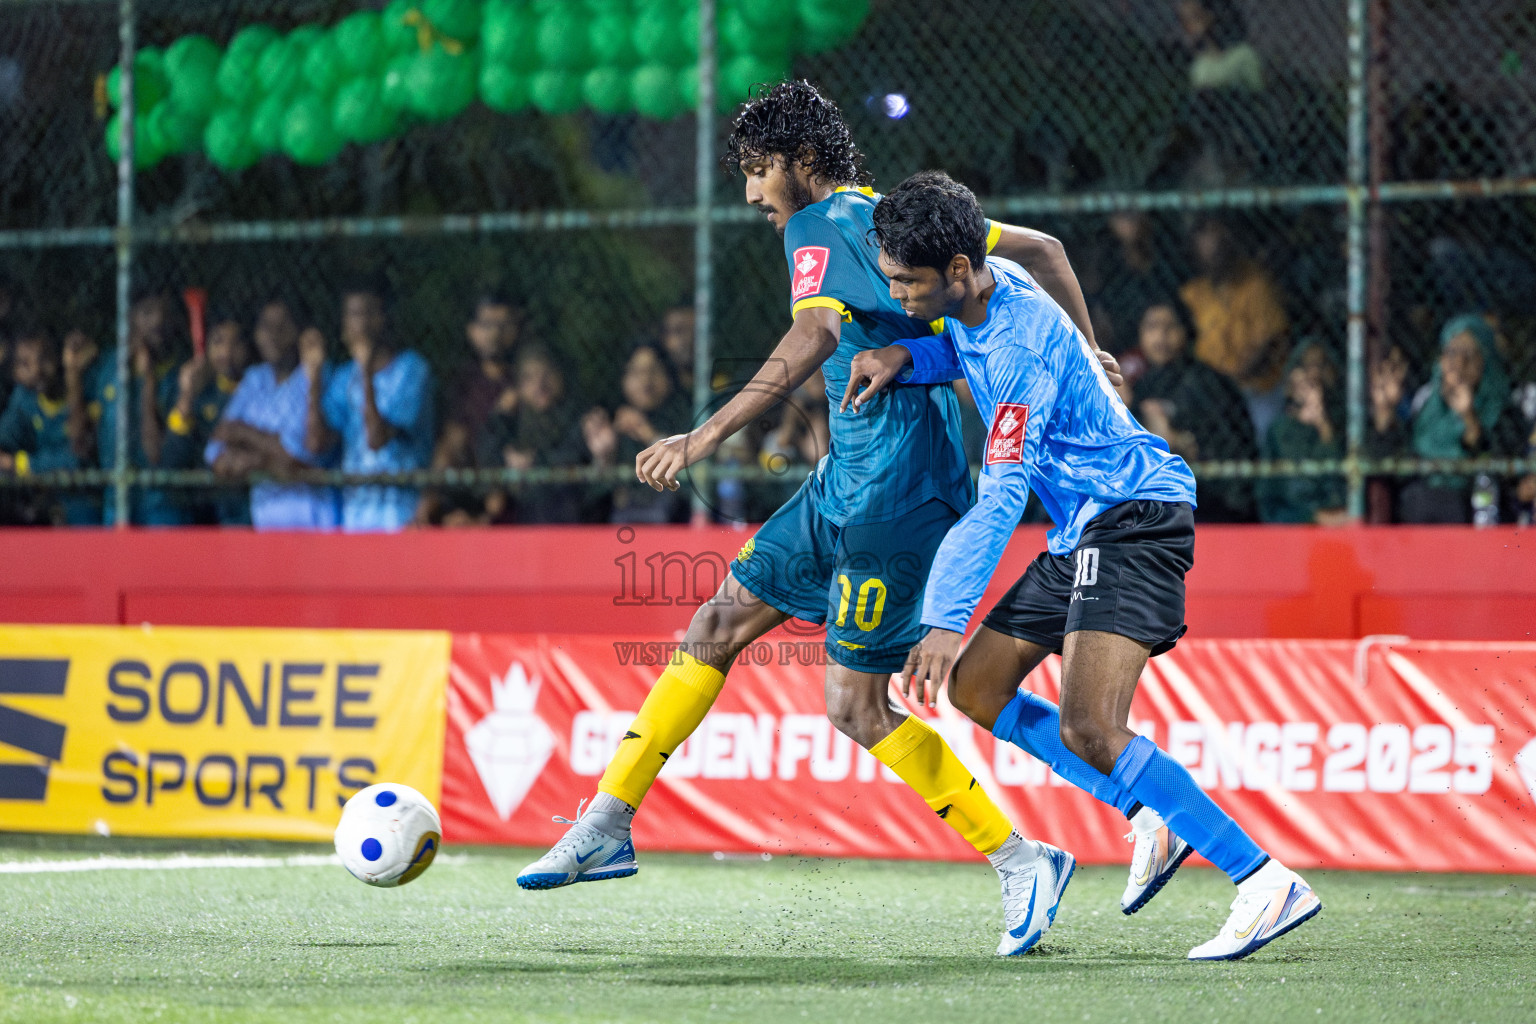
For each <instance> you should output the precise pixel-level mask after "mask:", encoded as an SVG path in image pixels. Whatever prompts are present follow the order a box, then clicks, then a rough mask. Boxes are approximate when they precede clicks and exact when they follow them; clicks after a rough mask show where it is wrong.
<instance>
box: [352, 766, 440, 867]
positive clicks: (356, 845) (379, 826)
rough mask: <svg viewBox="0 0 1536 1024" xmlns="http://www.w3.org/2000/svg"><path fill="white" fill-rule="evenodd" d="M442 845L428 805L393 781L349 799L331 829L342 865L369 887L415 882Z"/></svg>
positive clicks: (436, 823)
mask: <svg viewBox="0 0 1536 1024" xmlns="http://www.w3.org/2000/svg"><path fill="white" fill-rule="evenodd" d="M442 845H443V824H442V821H441V820H439V818H438V816H437V808H435V807H433V806H432V801H430V800H428V799H427V798H426V797H424V796H422V795H421V794H420V793H418V792H416V790H414V789H412V788H411V787H410V786H402V785H400V784H399V783H396V782H380V783H378V784H376V785H372V786H369V787H368V788H367V789H360V790H358V791H357V792H356V793H354V794H352V799H350V800H348V801H347V805H346V806H345V807H343V808H342V809H341V823H340V824H339V825H337V826H336V854H337V856H339V857H340V858H341V863H342V865H343V866H345V867H346V869H347V870H348V871H350V872H352V874H353V876H355V877H356V878H358V879H359V880H361V881H364V882H367V883H368V884H369V885H381V886H394V885H404V884H405V883H406V882H409V881H411V880H412V879H414V878H417V877H419V876H420V875H421V873H422V872H423V871H425V870H427V867H428V866H429V865H430V864H431V863H432V858H433V857H436V856H437V849H438V847H440V846H442Z"/></svg>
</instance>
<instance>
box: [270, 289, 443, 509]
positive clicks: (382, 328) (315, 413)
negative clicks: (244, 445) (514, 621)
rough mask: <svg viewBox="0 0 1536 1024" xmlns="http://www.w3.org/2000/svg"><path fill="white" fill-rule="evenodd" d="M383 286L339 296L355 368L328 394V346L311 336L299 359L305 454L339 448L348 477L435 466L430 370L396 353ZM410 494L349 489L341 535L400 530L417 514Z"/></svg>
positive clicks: (408, 490) (415, 357) (336, 378)
mask: <svg viewBox="0 0 1536 1024" xmlns="http://www.w3.org/2000/svg"><path fill="white" fill-rule="evenodd" d="M385 299H386V294H385V289H384V288H383V286H382V285H378V284H373V283H361V284H357V285H354V286H352V287H349V288H348V289H347V290H346V291H344V292H343V293H342V306H341V340H342V343H343V344H344V345H346V347H347V351H348V352H349V353H350V354H351V356H352V361H351V362H349V363H347V364H346V365H345V366H342V367H341V368H340V369H338V370H337V371H336V372H335V373H334V374H333V375H332V376H331V380H330V382H329V383H328V384H326V385H325V386H324V388H323V391H324V393H323V394H322V393H321V391H322V388H321V386H320V385H319V384H318V383H316V382H317V381H318V380H319V379H320V375H321V373H322V372H323V368H324V363H325V348H324V341H323V339H321V338H318V337H312V336H310V335H308V334H307V333H306V336H305V339H304V341H303V343H302V344H301V351H300V359H301V361H302V362H303V365H304V370H305V373H307V374H308V375H309V379H310V394H309V410H308V422H307V428H308V429H307V431H306V447H308V449H309V450H310V451H311V452H315V453H320V452H327V451H330V450H331V449H332V448H333V447H334V446H335V445H337V444H338V443H339V444H340V445H341V467H342V469H344V470H346V471H347V472H350V473H390V472H406V471H410V470H417V469H425V468H427V466H428V464H429V463H430V462H431V460H432V371H431V370H430V369H429V368H428V367H427V361H426V360H425V359H423V358H422V357H421V355H420V354H419V353H417V352H413V351H411V350H409V349H406V350H403V351H402V350H399V349H397V348H396V347H395V342H394V339H393V338H391V337H390V333H389V318H388V310H387V307H386V303H385ZM417 500H418V492H417V490H416V488H413V487H392V486H376V485H370V486H363V487H347V488H344V489H343V490H342V494H341V525H342V529H344V530H349V531H356V532H367V531H378V530H384V531H393V530H401V529H404V528H405V527H406V526H408V525H410V523H411V520H412V519H413V518H414V517H415V514H416V504H417Z"/></svg>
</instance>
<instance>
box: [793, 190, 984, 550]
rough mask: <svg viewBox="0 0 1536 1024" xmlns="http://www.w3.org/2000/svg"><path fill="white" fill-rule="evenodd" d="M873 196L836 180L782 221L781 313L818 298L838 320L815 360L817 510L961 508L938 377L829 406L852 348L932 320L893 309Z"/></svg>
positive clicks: (867, 513)
mask: <svg viewBox="0 0 1536 1024" xmlns="http://www.w3.org/2000/svg"><path fill="white" fill-rule="evenodd" d="M879 198H880V197H879V196H878V195H876V194H875V192H874V191H873V190H872V189H850V188H840V189H838V190H837V191H836V192H834V193H833V194H832V195H831V196H829V197H827V198H826V199H824V200H822V201H821V202H819V203H812V204H811V205H810V206H807V207H806V208H805V209H803V210H801V211H800V212H798V213H796V214H795V215H794V216H793V217H791V218H790V219H789V223H788V224H787V225H786V227H785V229H784V255H785V258H786V259H788V261H789V273H790V279H791V284H790V305H791V313H792V314H797V313H799V312H800V311H801V310H803V309H807V308H812V307H825V308H828V309H832V310H835V311H836V312H837V313H838V314H839V315H840V316H841V317H842V320H843V323H842V329H841V333H840V336H839V339H838V343H837V350H836V351H835V352H833V354H832V356H831V357H830V358H829V359H828V360H827V361H826V362H825V363H824V364H823V365H822V368H821V369H822V373H823V375H824V376H825V378H826V384H827V402H828V406H829V412H830V423H831V435H832V436H831V444H830V446H829V450H828V454H827V455H826V456H825V457H824V458H823V459H822V460H821V462H820V463H819V464H818V465H817V467H816V474H815V476H816V481H815V484H816V485H815V487H814V488H813V493H814V495H815V500H816V506H817V510H818V511H819V512H820V513H821V514H822V515H823V516H825V517H826V518H827V519H829V520H831V521H832V522H834V523H836V524H837V525H839V526H856V525H860V524H864V523H876V522H883V521H885V520H889V519H895V518H898V517H899V516H902V515H905V514H906V513H908V512H910V511H911V510H913V509H915V508H917V507H918V506H920V505H922V504H923V503H924V502H926V501H930V500H933V499H935V498H937V499H938V500H940V501H943V502H944V503H945V504H947V505H949V506H950V507H952V508H953V509H955V511H956V512H960V513H964V512H965V511H966V510H967V509H969V508H970V507H971V502H972V500H973V499H974V495H975V492H974V489H973V487H972V484H971V474H970V469H969V468H968V466H967V464H966V458H965V449H964V442H963V440H962V438H961V434H960V406H959V402H958V400H957V399H956V398H955V392H954V389H953V388H952V387H950V386H949V385H948V384H938V385H934V384H915V385H902V386H898V387H890V388H887V389H886V390H885V391H882V392H881V393H880V394H879V396H878V397H877V398H876V399H875V400H874V401H873V402H872V403H870V404H867V405H865V406H864V409H863V411H862V412H858V413H855V412H854V411H852V410H851V409H850V410H849V411H848V412H846V413H843V412H839V411H838V404H839V403H840V402H841V401H842V398H843V391H844V389H845V388H846V386H847V384H848V367H849V364H850V363H852V361H853V356H854V354H855V353H856V352H860V351H863V350H864V349H871V348H884V347H885V346H886V345H891V344H895V343H897V342H901V341H904V340H906V339H908V338H912V337H917V336H920V335H925V334H931V333H932V332H933V329H934V328H933V327H931V326H930V325H928V324H924V323H920V322H918V321H915V320H913V319H912V318H911V317H909V316H907V315H906V314H905V313H904V312H902V309H901V306H900V304H899V303H897V302H896V301H895V300H894V299H892V298H891V293H890V284H889V282H888V281H887V279H886V277H885V275H884V274H882V273H880V268H879V266H878V265H877V263H876V257H877V256H878V255H879V252H880V250H879V247H878V246H877V245H876V244H875V241H874V235H873V233H872V231H871V229H872V228H873V227H874V209H875V203H876V202H877V201H878V200H879Z"/></svg>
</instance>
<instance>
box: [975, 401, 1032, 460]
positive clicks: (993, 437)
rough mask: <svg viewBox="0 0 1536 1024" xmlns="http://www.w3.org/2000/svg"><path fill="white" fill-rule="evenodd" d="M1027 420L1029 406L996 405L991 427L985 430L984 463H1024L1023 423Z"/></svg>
mask: <svg viewBox="0 0 1536 1024" xmlns="http://www.w3.org/2000/svg"><path fill="white" fill-rule="evenodd" d="M1027 422H1029V406H1027V405H1009V404H1007V403H1004V404H1002V405H999V406H998V407H997V412H995V413H993V415H992V429H991V430H989V431H987V457H986V460H985V462H986V465H988V466H996V465H1000V464H1006V463H1010V462H1011V463H1013V464H1014V465H1019V466H1022V465H1023V464H1024V424H1025V423H1027Z"/></svg>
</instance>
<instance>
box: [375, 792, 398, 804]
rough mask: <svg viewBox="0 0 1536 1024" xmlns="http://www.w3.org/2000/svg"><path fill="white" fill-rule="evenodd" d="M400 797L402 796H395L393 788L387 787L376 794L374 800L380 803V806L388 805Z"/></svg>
mask: <svg viewBox="0 0 1536 1024" xmlns="http://www.w3.org/2000/svg"><path fill="white" fill-rule="evenodd" d="M398 799H400V798H399V797H397V796H395V794H394V792H393V791H392V790H388V789H386V790H383V791H382V792H380V793H378V794H376V795H375V796H374V798H373V802H374V803H376V804H378V805H379V806H380V807H388V806H389V805H390V804H392V803H394V802H395V801H396V800H398Z"/></svg>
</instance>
